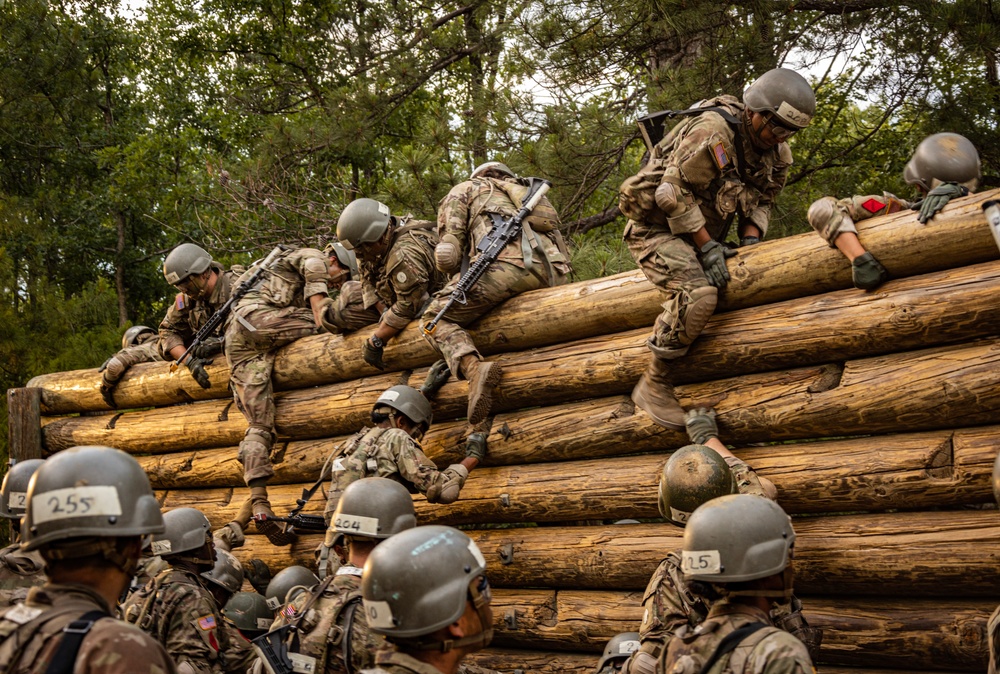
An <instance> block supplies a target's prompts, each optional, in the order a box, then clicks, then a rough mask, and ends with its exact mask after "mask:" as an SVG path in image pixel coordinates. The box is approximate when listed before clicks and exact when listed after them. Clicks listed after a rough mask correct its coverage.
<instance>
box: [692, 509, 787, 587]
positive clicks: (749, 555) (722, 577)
mask: <svg viewBox="0 0 1000 674" xmlns="http://www.w3.org/2000/svg"><path fill="white" fill-rule="evenodd" d="M794 544H795V531H794V529H792V520H791V519H790V518H789V517H788V515H786V514H785V511H784V510H782V509H781V506H779V505H778V504H777V503H775V502H774V501H772V500H770V499H767V498H764V497H763V496H755V495H753V494H731V495H729V496H722V497H720V498H717V499H713V500H711V501H709V502H708V503H706V504H704V505H702V506H700V507H699V508H698V509H697V510H695V511H694V513H692V514H691V518H690V519H689V520H688V523H687V527H686V528H685V529H684V543H683V546H682V548H681V550H682V551H681V570H682V571H683V572H684V576H685V577H686V578H687V579H688V580H700V581H707V582H709V583H741V582H745V581H749V580H757V579H759V578H767V577H769V576H773V575H775V574H778V573H781V572H782V571H784V570H785V568H786V567H787V566H788V563H789V560H790V559H791V552H792V546H793V545H794ZM785 592H786V593H787V594H788V595H790V594H791V587H790V581H786V587H785Z"/></svg>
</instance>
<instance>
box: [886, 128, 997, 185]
mask: <svg viewBox="0 0 1000 674" xmlns="http://www.w3.org/2000/svg"><path fill="white" fill-rule="evenodd" d="M981 176H982V168H981V165H980V162H979V152H977V151H976V146H975V145H973V144H972V142H971V141H970V140H969V139H968V138H966V137H965V136H962V135H959V134H957V133H935V134H934V135H932V136H927V138H924V139H923V140H922V141H920V145H918V146H917V149H916V151H915V152H914V153H913V157H911V158H910V161H909V162H908V163H907V164H906V168H905V169H903V179H904V180H906V182H907V183H909V184H910V185H918V186H920V187H922V188H923V189H924V190H925V191H930V190H932V189H934V188H935V187H937V186H938V185H940V184H941V183H958V184H959V185H962V186H963V187H967V188H968V189H969V190H970V191H971V190H975V189H976V187H977V185H978V183H979V178H980V177H981Z"/></svg>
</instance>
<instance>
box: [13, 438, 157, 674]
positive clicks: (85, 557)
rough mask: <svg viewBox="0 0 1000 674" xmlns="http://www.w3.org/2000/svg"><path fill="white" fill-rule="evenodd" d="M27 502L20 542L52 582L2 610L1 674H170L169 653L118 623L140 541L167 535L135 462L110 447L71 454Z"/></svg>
mask: <svg viewBox="0 0 1000 674" xmlns="http://www.w3.org/2000/svg"><path fill="white" fill-rule="evenodd" d="M27 498H28V500H27V504H28V506H27V512H26V515H25V519H26V525H27V526H26V528H25V536H26V539H25V541H24V543H23V545H24V548H25V550H27V551H38V552H39V553H40V554H41V556H42V557H43V558H44V559H45V565H46V568H47V570H48V574H49V579H50V580H49V582H48V583H46V584H45V585H42V586H40V587H35V588H32V590H31V591H30V592H29V593H28V597H27V599H26V600H25V602H24V603H23V604H18V605H17V606H14V607H12V608H7V609H5V610H3V611H2V612H0V671H2V672H5V673H6V674H44V673H46V672H49V671H53V670H50V667H51V666H52V665H58V664H60V663H62V664H69V665H70V666H69V668H67V669H66V670H59V671H73V672H87V673H88V674H174V672H176V671H177V670H176V668H175V667H174V663H173V662H172V661H171V659H170V657H169V656H168V655H167V653H166V652H165V651H164V649H163V646H161V645H160V644H158V643H156V641H154V640H153V639H151V638H150V637H149V636H147V635H145V634H143V633H142V632H140V631H139V630H137V629H136V628H134V627H132V626H131V625H126V624H125V623H123V622H121V621H119V620H115V619H114V618H113V617H112V616H113V614H114V611H115V603H116V602H117V600H118V595H119V594H120V593H121V592H122V590H124V589H125V587H126V586H127V585H128V581H129V579H130V578H131V577H132V574H133V572H134V571H135V567H136V564H137V563H138V561H139V554H140V552H141V549H142V537H143V536H147V535H149V534H154V533H161V532H162V531H163V516H162V515H161V514H160V507H159V504H158V503H157V501H156V497H155V496H153V491H152V489H150V487H149V480H148V478H147V477H146V474H145V472H143V470H142V467H141V466H139V464H138V462H136V460H135V459H133V458H132V457H130V456H129V455H127V454H125V453H124V452H120V451H118V450H115V449H111V448H109V447H74V448H72V449H68V450H65V451H62V452H59V453H58V454H56V455H55V456H53V457H52V458H50V459H48V460H47V461H46V462H45V463H44V464H43V465H42V466H41V467H40V468H39V469H38V472H37V473H36V475H35V479H34V481H33V483H32V487H31V489H30V490H29V491H28V494H27ZM71 627H72V632H69V631H66V630H68V629H69V628H71ZM57 659H58V661H59V662H58V663H57V662H55V661H56V660H57Z"/></svg>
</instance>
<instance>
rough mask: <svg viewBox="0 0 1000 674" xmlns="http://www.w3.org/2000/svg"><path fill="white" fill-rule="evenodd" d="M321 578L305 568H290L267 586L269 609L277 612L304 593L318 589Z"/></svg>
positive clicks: (278, 574)
mask: <svg viewBox="0 0 1000 674" xmlns="http://www.w3.org/2000/svg"><path fill="white" fill-rule="evenodd" d="M318 583H319V578H317V577H316V574H315V573H313V572H312V571H310V570H309V569H307V568H306V567H304V566H289V567H287V568H284V569H282V570H281V571H279V572H278V573H276V574H275V575H274V578H272V579H271V582H270V583H268V584H267V592H265V593H264V597H265V598H266V599H267V607H268V608H269V609H271V610H272V611H276V610H278V609H279V608H281V607H282V606H284V605H285V604H287V603H288V602H290V601H292V600H293V599H295V598H296V597H297V596H299V594H300V593H302V592H308V591H309V590H311V589H312V588H314V587H316V585H317V584H318Z"/></svg>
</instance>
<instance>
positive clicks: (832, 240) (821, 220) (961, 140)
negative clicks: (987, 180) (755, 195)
mask: <svg viewBox="0 0 1000 674" xmlns="http://www.w3.org/2000/svg"><path fill="white" fill-rule="evenodd" d="M980 177H981V170H980V163H979V153H978V152H977V151H976V147H975V146H974V145H973V144H972V143H971V142H970V141H969V140H968V139H967V138H965V137H964V136H961V135H959V134H957V133H935V134H934V135H932V136H928V137H927V138H925V139H923V140H922V141H921V142H920V145H918V146H917V149H916V151H915V152H914V153H913V157H911V158H910V161H909V163H907V165H906V168H905V169H904V171H903V179H904V180H906V182H907V183H909V184H910V185H913V186H914V187H915V188H916V189H917V191H918V192H919V194H920V195H921V198H920V199H918V200H917V201H915V202H912V203H911V202H907V201H904V200H903V199H900V198H898V197H896V196H895V195H893V194H889V193H888V192H883V193H882V194H881V195H876V194H872V195H867V196H853V197H849V198H847V199H840V200H839V201H838V200H837V199H835V198H834V197H823V198H822V199H817V200H816V201H814V202H813V204H812V205H811V206H810V207H809V213H808V216H807V217H808V220H809V224H810V225H812V228H813V229H815V230H816V233H817V234H819V235H820V236H821V237H823V240H824V241H826V242H827V243H828V244H830V246H831V247H834V248H837V249H838V250H839V251H840V252H842V253H843V254H844V256H845V257H846V258H847V259H848V260H850V261H851V276H852V278H853V280H854V287H856V288H859V289H861V290H874V289H875V288H877V287H879V286H880V285H882V284H883V283H885V282H886V281H887V280H889V272H888V271H887V270H886V268H885V267H883V266H882V263H881V262H879V261H878V259H876V258H875V256H874V255H872V254H871V253H870V252H868V251H867V250H865V247H864V246H863V245H861V241H860V240H859V239H858V230H857V228H856V227H855V226H854V223H856V222H860V221H861V220H867V219H868V218H874V217H876V216H879V215H886V214H888V213H896V212H897V211H901V210H903V209H907V208H912V209H913V210H916V211H919V214H918V215H917V219H918V220H919V221H920V222H922V223H927V222H929V221H930V220H931V219H932V218H933V217H934V216H935V215H936V214H937V213H938V211H940V210H941V209H942V208H944V207H945V206H946V205H947V204H948V202H949V201H950V200H951V199H954V198H956V197H963V196H966V195H968V194H970V193H972V192H975V191H976V187H977V186H978V184H979V178H980Z"/></svg>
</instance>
